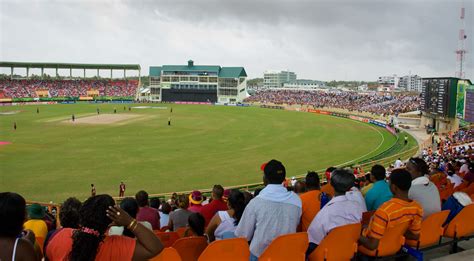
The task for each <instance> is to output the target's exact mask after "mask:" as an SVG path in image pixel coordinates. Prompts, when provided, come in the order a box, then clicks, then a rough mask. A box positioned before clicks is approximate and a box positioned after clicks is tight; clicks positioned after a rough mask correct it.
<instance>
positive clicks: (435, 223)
mask: <svg viewBox="0 0 474 261" xmlns="http://www.w3.org/2000/svg"><path fill="white" fill-rule="evenodd" d="M448 215H449V210H443V211H440V212H438V213H434V214H432V215H430V216H429V217H427V218H426V219H425V220H423V222H422V223H421V231H420V238H419V239H418V240H417V241H416V240H407V241H406V244H407V245H409V246H411V247H414V248H416V249H422V248H425V247H429V246H432V245H435V244H439V243H440V240H441V237H442V236H443V234H444V228H443V224H444V222H445V221H446V218H448Z"/></svg>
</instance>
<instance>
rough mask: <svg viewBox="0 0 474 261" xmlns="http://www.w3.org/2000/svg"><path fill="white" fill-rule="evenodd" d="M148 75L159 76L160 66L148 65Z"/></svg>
mask: <svg viewBox="0 0 474 261" xmlns="http://www.w3.org/2000/svg"><path fill="white" fill-rule="evenodd" d="M149 75H150V76H157V77H160V76H161V66H150V74H149Z"/></svg>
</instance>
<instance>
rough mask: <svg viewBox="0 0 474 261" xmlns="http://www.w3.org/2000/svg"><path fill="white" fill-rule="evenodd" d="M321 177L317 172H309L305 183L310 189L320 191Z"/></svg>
mask: <svg viewBox="0 0 474 261" xmlns="http://www.w3.org/2000/svg"><path fill="white" fill-rule="evenodd" d="M319 182H320V181H319V175H318V173H317V172H315V171H308V174H306V178H305V183H306V187H307V188H308V189H319V186H320V184H319Z"/></svg>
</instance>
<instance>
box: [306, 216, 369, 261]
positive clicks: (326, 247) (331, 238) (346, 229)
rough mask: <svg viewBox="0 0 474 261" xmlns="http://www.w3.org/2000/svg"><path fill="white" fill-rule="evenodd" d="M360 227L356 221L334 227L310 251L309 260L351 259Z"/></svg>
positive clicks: (354, 252)
mask: <svg viewBox="0 0 474 261" xmlns="http://www.w3.org/2000/svg"><path fill="white" fill-rule="evenodd" d="M361 227H362V225H361V224H360V223H358V224H350V225H345V226H341V227H336V228H334V229H333V230H331V232H329V234H328V235H327V236H326V237H325V238H324V239H323V241H321V243H320V244H319V245H318V247H317V248H316V249H315V250H314V251H313V253H311V255H310V256H309V261H319V260H329V261H331V260H335V261H339V260H351V259H352V258H353V257H354V255H355V254H356V253H357V241H358V240H359V236H360V230H361Z"/></svg>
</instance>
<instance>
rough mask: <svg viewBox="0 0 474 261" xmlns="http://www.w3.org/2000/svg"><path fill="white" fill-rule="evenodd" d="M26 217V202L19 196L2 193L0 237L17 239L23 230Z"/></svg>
mask: <svg viewBox="0 0 474 261" xmlns="http://www.w3.org/2000/svg"><path fill="white" fill-rule="evenodd" d="M25 217H26V202H25V199H24V198H23V197H22V196H20V195H19V194H16V193H13V192H2V193H0V220H2V222H0V236H1V237H10V238H14V237H17V236H18V235H19V234H20V233H21V231H22V230H23V223H24V222H25Z"/></svg>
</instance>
